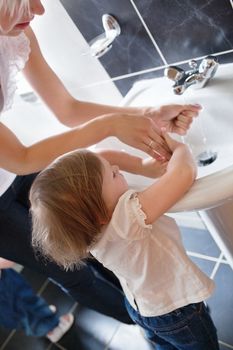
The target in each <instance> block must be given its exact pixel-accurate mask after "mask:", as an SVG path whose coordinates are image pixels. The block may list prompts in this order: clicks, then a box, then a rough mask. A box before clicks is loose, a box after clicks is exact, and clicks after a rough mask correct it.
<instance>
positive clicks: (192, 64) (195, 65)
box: [189, 60, 197, 70]
mask: <svg viewBox="0 0 233 350" xmlns="http://www.w3.org/2000/svg"><path fill="white" fill-rule="evenodd" d="M189 67H190V68H192V69H193V70H196V69H197V61H196V60H190V61H189Z"/></svg>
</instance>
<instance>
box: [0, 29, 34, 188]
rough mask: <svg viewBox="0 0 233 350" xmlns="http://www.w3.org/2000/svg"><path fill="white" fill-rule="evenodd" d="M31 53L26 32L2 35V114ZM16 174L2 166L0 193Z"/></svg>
mask: <svg viewBox="0 0 233 350" xmlns="http://www.w3.org/2000/svg"><path fill="white" fill-rule="evenodd" d="M29 53H30V41H29V40H28V38H27V37H26V35H25V34H24V33H21V34H20V35H18V36H12V37H10V36H5V35H0V114H1V113H3V112H5V111H6V110H8V109H9V108H11V106H12V104H13V99H14V94H15V91H16V89H17V74H18V72H19V71H21V70H22V69H23V68H24V66H25V63H26V61H27V60H28V57H29ZM15 177H16V175H15V174H12V173H10V172H8V171H6V170H4V169H1V168H0V195H2V194H3V193H4V192H5V191H6V190H7V189H8V187H9V186H10V185H11V183H12V182H13V181H14V179H15Z"/></svg>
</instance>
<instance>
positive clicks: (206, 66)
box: [199, 56, 218, 78]
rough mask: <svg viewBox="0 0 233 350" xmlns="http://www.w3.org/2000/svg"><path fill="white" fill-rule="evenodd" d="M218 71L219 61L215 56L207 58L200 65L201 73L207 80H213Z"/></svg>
mask: <svg viewBox="0 0 233 350" xmlns="http://www.w3.org/2000/svg"><path fill="white" fill-rule="evenodd" d="M217 69H218V59H217V57H215V56H206V57H205V58H204V59H203V60H202V61H201V63H200V66H199V73H201V74H203V76H205V78H212V77H213V76H214V75H215V73H216V70H217Z"/></svg>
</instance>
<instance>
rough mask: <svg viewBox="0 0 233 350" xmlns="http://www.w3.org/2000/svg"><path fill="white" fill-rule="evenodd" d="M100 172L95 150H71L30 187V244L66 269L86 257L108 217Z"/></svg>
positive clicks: (101, 169) (100, 168) (43, 172)
mask: <svg viewBox="0 0 233 350" xmlns="http://www.w3.org/2000/svg"><path fill="white" fill-rule="evenodd" d="M102 172H103V168H102V163H101V161H100V159H99V158H98V157H97V156H96V155H95V154H94V153H92V152H89V151H85V150H81V151H80V150H79V151H74V152H70V153H67V154H66V155H64V156H62V157H60V158H58V159H57V160H56V161H55V162H54V163H52V164H51V165H50V166H49V167H47V168H46V169H45V170H44V171H42V172H41V173H40V174H39V175H38V176H37V178H36V179H35V181H34V183H33V185H32V187H31V191H30V201H31V214H32V223H33V230H32V245H33V247H34V248H35V249H36V250H37V251H38V250H39V252H40V253H42V255H43V256H45V257H47V258H50V259H52V260H53V261H55V262H56V263H57V264H58V265H60V266H62V267H63V268H65V269H72V268H73V267H74V266H77V265H78V264H80V263H81V259H84V258H86V257H88V256H89V249H90V247H91V246H92V245H93V244H94V243H95V242H96V240H97V238H98V237H99V235H100V232H101V222H103V220H104V221H106V220H109V215H108V210H107V208H106V205H105V202H104V200H103V198H102V184H103V175H102Z"/></svg>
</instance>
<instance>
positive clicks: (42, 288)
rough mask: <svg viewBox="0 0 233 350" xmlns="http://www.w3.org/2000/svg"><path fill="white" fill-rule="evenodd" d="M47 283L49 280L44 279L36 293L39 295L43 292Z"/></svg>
mask: <svg viewBox="0 0 233 350" xmlns="http://www.w3.org/2000/svg"><path fill="white" fill-rule="evenodd" d="M48 284H49V280H48V279H46V280H45V282H44V283H43V284H42V286H41V287H40V289H39V290H38V292H37V294H38V295H41V294H42V293H43V292H44V290H45V289H46V287H47V286H48Z"/></svg>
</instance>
